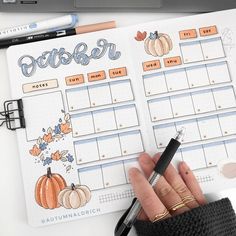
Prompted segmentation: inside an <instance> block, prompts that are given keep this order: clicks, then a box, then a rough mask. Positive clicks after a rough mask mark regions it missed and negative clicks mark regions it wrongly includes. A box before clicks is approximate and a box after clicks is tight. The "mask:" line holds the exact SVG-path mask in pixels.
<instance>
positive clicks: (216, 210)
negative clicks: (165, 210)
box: [134, 198, 236, 236]
mask: <svg viewBox="0 0 236 236" xmlns="http://www.w3.org/2000/svg"><path fill="white" fill-rule="evenodd" d="M134 226H135V229H136V232H137V234H138V236H236V217H235V213H234V210H233V208H232V205H231V203H230V201H229V199H228V198H224V199H222V200H219V201H216V202H212V203H209V204H207V205H204V206H200V207H198V208H195V209H192V210H190V211H188V212H185V213H183V214H181V215H178V216H174V217H171V218H168V219H166V220H162V221H158V222H156V223H152V222H150V221H140V220H138V221H136V223H135V225H134Z"/></svg>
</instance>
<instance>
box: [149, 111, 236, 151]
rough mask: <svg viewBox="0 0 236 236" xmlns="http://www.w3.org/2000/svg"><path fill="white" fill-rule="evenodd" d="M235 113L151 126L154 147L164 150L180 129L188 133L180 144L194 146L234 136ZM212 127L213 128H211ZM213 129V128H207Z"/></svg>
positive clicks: (235, 130) (235, 131)
mask: <svg viewBox="0 0 236 236" xmlns="http://www.w3.org/2000/svg"><path fill="white" fill-rule="evenodd" d="M234 124H236V111H234V112H227V113H223V114H218V115H210V116H205V117H202V118H194V119H189V120H184V121H178V122H169V123H167V124H160V125H154V126H153V133H154V137H155V142H156V147H157V148H160V149H162V148H165V147H166V145H167V144H168V142H169V140H170V139H171V135H170V134H174V133H175V132H177V130H179V129H180V128H181V127H183V126H184V127H185V126H186V129H187V130H189V131H190V133H189V134H186V136H185V137H184V139H183V140H182V144H183V145H185V144H194V143H197V142H205V141H209V140H214V139H220V138H223V137H226V136H227V137H229V138H230V137H231V136H232V137H233V136H236V126H235V125H234ZM213 125H214V126H213ZM209 127H213V128H211V129H210V128H209Z"/></svg>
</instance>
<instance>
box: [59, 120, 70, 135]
mask: <svg viewBox="0 0 236 236" xmlns="http://www.w3.org/2000/svg"><path fill="white" fill-rule="evenodd" d="M71 131H72V130H71V128H70V123H64V124H63V123H62V124H61V132H62V133H63V134H69V133H70V132H71Z"/></svg>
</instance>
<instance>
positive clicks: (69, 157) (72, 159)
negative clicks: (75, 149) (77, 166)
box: [66, 154, 74, 162]
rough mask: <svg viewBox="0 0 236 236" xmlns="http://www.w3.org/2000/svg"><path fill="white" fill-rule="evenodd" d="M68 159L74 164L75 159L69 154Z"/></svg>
mask: <svg viewBox="0 0 236 236" xmlns="http://www.w3.org/2000/svg"><path fill="white" fill-rule="evenodd" d="M66 158H67V160H68V161H69V162H73V161H74V158H73V156H72V155H71V154H68V155H67V156H66Z"/></svg>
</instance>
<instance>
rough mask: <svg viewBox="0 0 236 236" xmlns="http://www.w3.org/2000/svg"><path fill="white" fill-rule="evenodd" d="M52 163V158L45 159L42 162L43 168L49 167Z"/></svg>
mask: <svg viewBox="0 0 236 236" xmlns="http://www.w3.org/2000/svg"><path fill="white" fill-rule="evenodd" d="M51 163H52V158H50V157H47V158H46V159H45V160H44V161H43V166H46V165H49V164H51Z"/></svg>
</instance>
